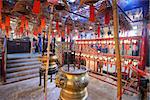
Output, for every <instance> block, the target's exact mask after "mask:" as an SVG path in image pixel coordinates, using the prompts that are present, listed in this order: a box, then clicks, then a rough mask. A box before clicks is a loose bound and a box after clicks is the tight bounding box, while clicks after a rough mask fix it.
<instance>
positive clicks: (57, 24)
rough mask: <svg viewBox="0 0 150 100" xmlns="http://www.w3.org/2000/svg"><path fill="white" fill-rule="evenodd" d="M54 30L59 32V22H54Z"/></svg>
mask: <svg viewBox="0 0 150 100" xmlns="http://www.w3.org/2000/svg"><path fill="white" fill-rule="evenodd" d="M56 30H57V32H58V33H59V22H58V21H57V22H56Z"/></svg>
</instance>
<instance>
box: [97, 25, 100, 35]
mask: <svg viewBox="0 0 150 100" xmlns="http://www.w3.org/2000/svg"><path fill="white" fill-rule="evenodd" d="M97 35H98V38H99V37H100V25H98V28H97Z"/></svg>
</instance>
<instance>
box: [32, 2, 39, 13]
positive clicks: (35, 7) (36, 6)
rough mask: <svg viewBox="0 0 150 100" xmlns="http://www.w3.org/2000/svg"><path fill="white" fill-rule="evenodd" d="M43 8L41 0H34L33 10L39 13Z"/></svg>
mask: <svg viewBox="0 0 150 100" xmlns="http://www.w3.org/2000/svg"><path fill="white" fill-rule="evenodd" d="M40 9H41V2H40V0H34V3H33V9H32V12H33V13H35V14H39V13H40Z"/></svg>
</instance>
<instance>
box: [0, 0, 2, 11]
mask: <svg viewBox="0 0 150 100" xmlns="http://www.w3.org/2000/svg"><path fill="white" fill-rule="evenodd" d="M2 8H3V0H0V12H1V10H2Z"/></svg>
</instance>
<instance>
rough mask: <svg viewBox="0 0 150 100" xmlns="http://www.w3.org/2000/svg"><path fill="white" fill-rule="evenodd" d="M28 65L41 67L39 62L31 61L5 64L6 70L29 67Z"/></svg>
mask: <svg viewBox="0 0 150 100" xmlns="http://www.w3.org/2000/svg"><path fill="white" fill-rule="evenodd" d="M30 65H41V62H40V61H33V62H21V63H14V64H7V68H14V67H22V66H30Z"/></svg>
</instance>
